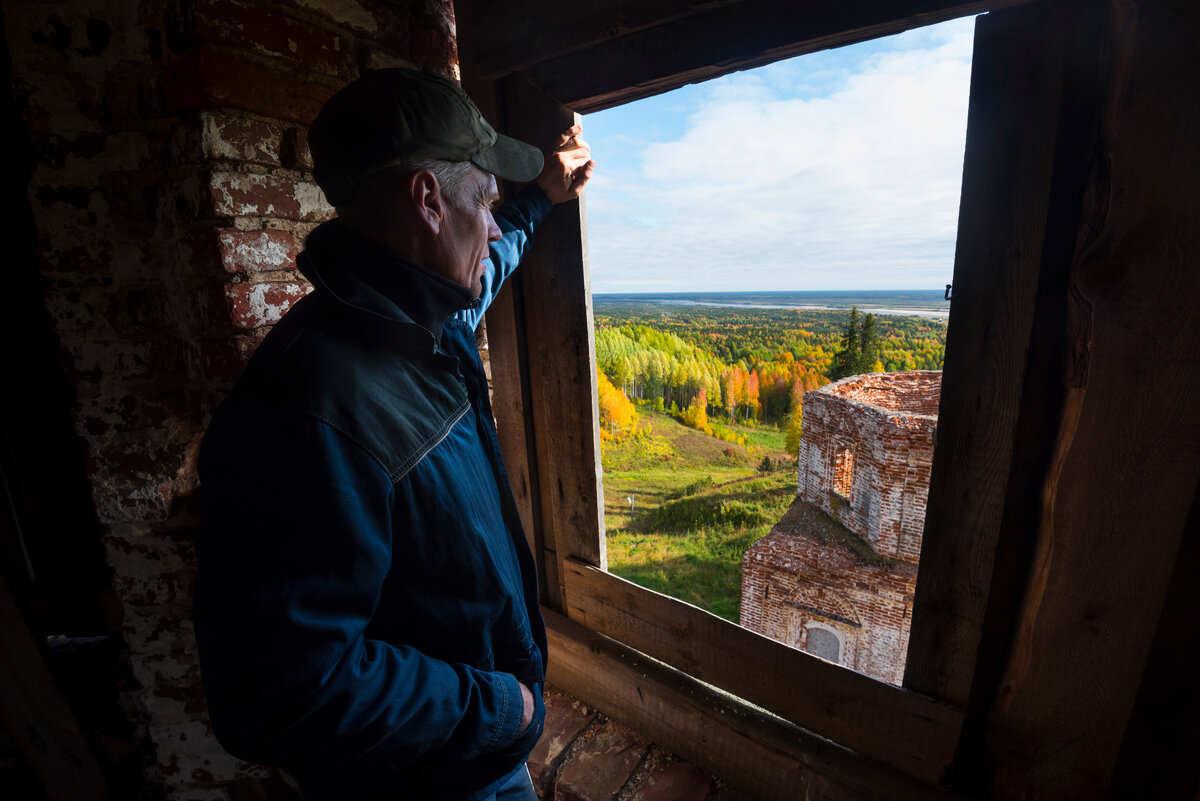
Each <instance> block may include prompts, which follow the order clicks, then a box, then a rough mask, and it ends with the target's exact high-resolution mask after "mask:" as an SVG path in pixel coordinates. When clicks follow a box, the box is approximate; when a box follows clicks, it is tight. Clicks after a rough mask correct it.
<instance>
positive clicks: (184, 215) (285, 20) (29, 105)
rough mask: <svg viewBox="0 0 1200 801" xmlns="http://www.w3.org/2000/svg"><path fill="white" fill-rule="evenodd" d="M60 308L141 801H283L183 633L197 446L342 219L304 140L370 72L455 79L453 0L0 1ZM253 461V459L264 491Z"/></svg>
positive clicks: (55, 316)
mask: <svg viewBox="0 0 1200 801" xmlns="http://www.w3.org/2000/svg"><path fill="white" fill-rule="evenodd" d="M3 14H4V23H5V26H4V27H5V34H6V38H7V45H8V49H9V52H10V54H11V58H12V67H13V87H12V88H13V94H14V100H15V102H16V104H17V107H18V109H19V110H20V112H21V116H22V117H23V119H24V121H25V122H26V124H27V125H28V128H29V144H30V146H29V151H28V153H29V158H30V161H31V168H32V181H31V183H30V185H29V187H28V198H29V203H30V206H31V210H32V217H33V221H34V225H35V227H36V229H37V257H38V262H39V263H38V269H39V270H40V272H41V274H42V276H43V278H44V279H45V282H46V286H47V289H46V293H45V303H46V307H47V309H48V311H49V314H50V318H51V320H52V324H53V328H54V333H55V334H56V335H57V337H58V339H59V342H60V344H61V365H62V368H63V369H64V371H65V373H66V376H67V378H68V380H69V381H70V382H71V383H72V384H73V386H74V388H75V398H74V406H73V412H72V413H73V418H74V422H75V430H76V433H77V434H78V436H79V437H80V438H81V439H82V440H83V442H84V445H85V447H86V451H87V473H88V476H87V477H88V481H89V482H90V486H91V490H92V499H93V502H94V504H95V508H96V512H97V515H98V517H99V520H100V522H101V524H102V527H103V532H104V545H105V549H106V553H107V559H108V562H109V564H110V566H111V568H112V569H113V571H114V576H113V586H114V588H115V589H116V591H117V592H118V594H119V596H120V598H121V601H122V603H123V606H124V624H123V626H124V630H123V633H124V636H125V639H126V641H127V642H128V644H129V647H130V654H129V659H130V663H131V665H132V671H133V677H134V678H135V679H136V685H138V686H140V689H137V690H135V691H132V692H130V693H129V694H128V697H127V698H126V699H125V700H126V701H127V703H128V705H129V708H130V710H131V714H132V715H133V716H135V717H136V718H138V722H139V723H140V724H141V725H142V727H143V730H144V732H145V733H146V735H147V736H148V737H149V740H150V742H151V743H152V744H153V748H154V753H155V757H154V765H153V766H151V768H150V770H149V775H148V777H147V782H148V786H147V788H146V789H145V790H144V793H145V794H146V796H147V797H153V796H159V797H164V796H165V797H176V798H183V797H187V798H188V799H197V800H198V799H214V801H215V800H216V799H226V798H230V797H232V796H231V793H233V792H234V791H233V790H231V789H229V788H231V787H233V786H235V785H236V786H237V787H238V790H237V791H236V793H235V794H236V796H237V797H238V798H250V797H256V796H258V797H273V798H282V797H288V795H289V794H290V790H288V788H287V787H285V786H284V785H283V784H282V783H281V782H280V780H279V779H278V778H277V777H275V776H274V774H273V773H271V772H270V771H265V770H263V769H260V768H255V767H253V766H249V765H246V764H244V763H240V762H238V761H236V760H233V759H232V758H230V757H228V756H227V755H225V754H224V752H223V751H222V750H221V749H220V747H219V746H218V745H217V743H216V742H215V741H214V740H213V738H212V736H211V732H210V731H209V729H208V725H207V720H206V717H205V713H204V710H205V707H204V701H203V695H202V693H201V691H200V685H199V676H198V669H197V665H196V657H195V646H194V642H193V638H192V632H191V626H190V622H189V616H190V605H191V601H190V599H191V582H192V573H193V564H194V561H193V554H192V550H191V544H190V542H191V529H192V526H193V525H194V519H195V518H194V498H195V494H196V488H197V479H196V472H195V459H196V452H197V448H198V445H199V441H200V437H201V435H202V434H203V431H204V428H205V425H206V424H207V421H208V419H209V417H210V415H211V413H212V411H213V409H214V408H215V405H216V404H217V403H218V402H219V401H220V399H221V397H222V396H223V393H224V392H225V391H226V390H227V389H228V388H229V387H230V386H231V385H232V382H233V379H234V377H235V376H236V374H237V373H238V371H239V370H240V369H241V366H242V365H243V364H244V363H245V360H246V359H247V357H248V356H249V354H250V353H251V352H252V351H253V349H254V347H255V346H256V345H257V343H258V342H259V341H261V339H262V337H263V336H264V334H265V332H266V330H268V328H269V327H270V326H271V325H272V324H273V323H274V322H276V321H277V320H278V319H279V317H280V316H281V315H282V314H283V313H284V312H285V311H286V310H287V309H288V308H289V307H290V306H291V305H292V304H293V303H294V302H295V301H296V300H297V299H298V298H300V297H301V296H303V295H304V294H305V292H307V291H308V287H307V285H306V283H305V282H304V281H303V279H302V278H301V277H300V276H299V274H298V273H296V272H295V269H294V268H295V265H294V259H295V256H296V252H297V251H298V249H300V248H301V247H302V242H303V239H304V237H305V235H306V234H307V233H308V232H309V231H310V230H311V229H312V228H313V227H314V226H316V225H317V224H319V223H320V222H321V221H323V220H326V219H328V218H329V217H330V216H331V214H332V209H330V207H329V206H328V204H327V203H326V202H325V200H324V198H323V196H322V195H321V193H320V191H319V189H318V188H317V186H316V184H315V183H314V182H313V180H312V176H311V167H312V165H311V162H310V161H309V156H308V152H307V146H306V142H305V128H306V126H307V124H308V123H309V122H310V121H311V119H312V118H313V117H314V116H315V114H316V112H317V110H318V109H319V108H320V107H321V105H322V104H323V103H324V102H325V100H326V99H327V98H328V97H329V96H330V95H331V94H332V93H333V92H334V91H336V90H337V88H338V87H340V86H342V85H343V84H344V83H346V82H347V81H349V80H352V79H353V78H354V77H355V76H357V75H358V74H359V73H360V72H361V71H362V70H363V69H366V68H372V67H383V66H396V65H405V64H408V65H417V66H421V67H423V68H426V69H430V70H433V71H436V72H440V73H442V74H446V75H455V73H456V72H457V65H456V52H455V39H454V19H453V10H452V4H451V2H450V0H270V1H268V2H249V1H248V0H169V1H168V2H165V3H146V2H139V3H130V2H118V1H117V0H61V1H60V2H52V3H25V2H16V1H15V0H5V1H4V2H3ZM254 471H255V465H253V464H247V465H246V476H245V478H246V491H247V492H253V488H254Z"/></svg>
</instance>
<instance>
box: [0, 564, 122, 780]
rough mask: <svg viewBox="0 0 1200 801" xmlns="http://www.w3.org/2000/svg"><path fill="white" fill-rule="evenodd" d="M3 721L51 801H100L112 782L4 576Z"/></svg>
mask: <svg viewBox="0 0 1200 801" xmlns="http://www.w3.org/2000/svg"><path fill="white" fill-rule="evenodd" d="M0 723H2V724H3V727H4V731H5V733H6V734H7V735H8V737H9V738H10V739H11V740H12V741H13V743H15V744H16V746H17V748H18V750H19V751H20V752H21V756H22V757H23V758H24V759H25V761H26V763H27V764H28V765H29V767H30V768H31V769H32V770H33V772H34V774H36V775H37V777H38V780H39V781H40V782H41V786H42V791H43V792H44V793H45V795H46V798H47V799H48V801H100V799H103V798H106V797H107V796H108V787H107V784H106V783H105V780H104V776H103V774H102V773H101V772H100V766H99V765H98V764H97V763H96V760H95V758H94V757H93V756H92V752H91V750H90V748H89V747H88V743H87V740H86V739H85V738H84V735H83V732H82V731H80V729H79V724H78V722H76V720H75V716H74V715H73V714H72V713H71V710H70V708H69V707H68V706H67V702H66V700H65V699H64V698H63V697H62V693H61V692H60V691H59V689H58V685H57V684H55V682H54V678H53V677H52V676H51V675H50V670H49V668H48V667H47V666H46V662H45V659H43V657H42V653H41V651H40V650H39V649H38V647H37V643H36V642H35V641H34V639H33V635H32V634H30V632H29V628H28V626H27V625H26V623H25V619H24V617H23V616H22V615H21V613H20V611H19V610H18V609H17V605H16V602H15V601H14V600H13V597H12V595H11V593H9V590H8V584H7V583H6V582H5V581H4V580H3V578H0Z"/></svg>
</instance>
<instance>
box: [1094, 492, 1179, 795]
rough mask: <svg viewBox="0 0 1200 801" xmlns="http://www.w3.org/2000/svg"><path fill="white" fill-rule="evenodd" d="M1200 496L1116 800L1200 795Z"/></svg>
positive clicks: (1130, 732)
mask: <svg viewBox="0 0 1200 801" xmlns="http://www.w3.org/2000/svg"><path fill="white" fill-rule="evenodd" d="M1197 565H1200V493H1197V494H1196V498H1195V500H1193V501H1192V514H1191V519H1190V520H1189V521H1188V527H1187V530H1186V531H1185V532H1184V535H1183V542H1182V543H1181V544H1180V547H1179V553H1178V554H1177V555H1176V557H1175V572H1174V575H1173V576H1172V577H1171V589H1170V590H1169V591H1168V593H1167V599H1166V603H1165V604H1164V605H1163V612H1162V618H1161V619H1160V620H1159V622H1158V633H1157V634H1156V635H1155V637H1154V646H1153V647H1152V648H1151V649H1150V657H1149V659H1148V660H1147V663H1146V672H1145V673H1143V674H1142V683H1141V688H1140V689H1139V690H1138V699H1137V705H1136V706H1135V707H1134V711H1133V715H1132V717H1131V718H1130V721H1129V726H1128V728H1126V730H1125V739H1124V741H1123V742H1122V743H1121V755H1120V756H1119V757H1118V759H1117V766H1116V769H1115V771H1114V772H1113V781H1112V784H1110V785H1109V788H1108V799H1109V801H1122V799H1126V798H1153V799H1155V801H1193V799H1195V798H1197V797H1200V684H1197V682H1196V661H1195V655H1196V654H1197V653H1200V626H1197V625H1196V610H1197V609H1200V581H1196V566H1197Z"/></svg>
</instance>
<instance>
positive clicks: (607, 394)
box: [596, 370, 638, 437]
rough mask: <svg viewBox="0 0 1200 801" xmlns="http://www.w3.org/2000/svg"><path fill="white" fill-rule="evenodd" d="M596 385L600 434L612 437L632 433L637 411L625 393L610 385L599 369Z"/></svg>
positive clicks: (635, 426)
mask: <svg viewBox="0 0 1200 801" xmlns="http://www.w3.org/2000/svg"><path fill="white" fill-rule="evenodd" d="M596 386H597V388H598V390H599V394H600V431H601V436H604V437H614V436H620V435H621V434H623V433H633V432H634V430H636V429H637V424H638V413H637V410H636V409H635V408H634V407H633V403H632V402H631V401H630V400H629V398H627V397H626V396H625V393H624V392H622V391H621V390H619V389H617V388H616V387H614V386H613V385H612V382H611V381H609V380H608V376H606V375H605V374H604V373H603V372H601V371H600V370H597V371H596Z"/></svg>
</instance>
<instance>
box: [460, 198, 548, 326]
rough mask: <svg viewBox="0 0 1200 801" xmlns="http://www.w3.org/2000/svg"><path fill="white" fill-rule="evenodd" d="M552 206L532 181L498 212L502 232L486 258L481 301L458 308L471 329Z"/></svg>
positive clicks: (518, 261) (521, 255) (485, 309)
mask: <svg viewBox="0 0 1200 801" xmlns="http://www.w3.org/2000/svg"><path fill="white" fill-rule="evenodd" d="M552 208H553V206H552V205H551V203H550V200H549V199H548V198H547V197H546V193H545V192H543V191H542V190H541V189H540V188H538V186H537V185H536V184H531V185H529V186H527V187H526V188H525V189H523V190H521V191H520V192H519V193H518V194H517V196H516V197H514V198H513V199H512V200H511V201H509V202H508V203H506V204H504V205H503V206H502V207H501V208H500V210H499V211H497V212H496V215H495V216H496V224H497V225H498V226H499V227H500V233H501V234H502V235H503V236H501V238H500V240H499V241H498V242H493V243H491V246H490V250H491V257H490V258H488V259H487V260H485V261H484V265H485V270H484V274H483V292H482V293H481V294H480V296H479V303H477V304H476V305H475V306H474V307H472V308H470V309H465V310H463V311H461V312H458V313H457V314H456V315H455V316H456V317H458V318H459V319H461V320H464V321H465V322H467V323H468V324H470V326H471V328H472V329H474V328H478V327H479V321H480V320H482V319H483V314H484V312H486V311H487V308H488V306H490V305H491V304H492V301H493V300H495V298H496V295H497V294H499V292H500V287H502V286H504V282H505V281H506V280H508V277H509V276H510V275H512V274H513V272H514V271H516V269H517V266H518V265H519V264H520V263H521V258H522V257H523V256H524V255H525V252H526V251H527V250H528V249H529V245H530V243H531V242H533V232H534V231H535V230H537V227H538V226H539V225H541V223H542V220H544V219H545V218H546V215H547V214H549V213H550V210H551V209H552Z"/></svg>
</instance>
